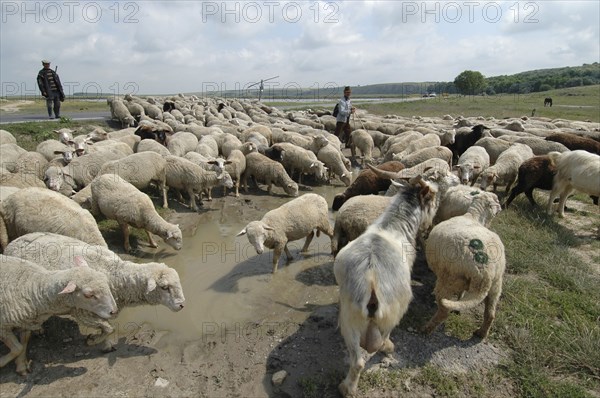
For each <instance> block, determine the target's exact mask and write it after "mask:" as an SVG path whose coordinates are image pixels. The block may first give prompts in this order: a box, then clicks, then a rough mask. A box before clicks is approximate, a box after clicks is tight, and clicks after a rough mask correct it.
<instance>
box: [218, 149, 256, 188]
mask: <svg viewBox="0 0 600 398" xmlns="http://www.w3.org/2000/svg"><path fill="white" fill-rule="evenodd" d="M247 144H248V145H252V146H254V144H252V143H247ZM227 162H228V163H227V165H226V166H225V171H226V172H227V173H229V175H230V176H231V179H232V180H233V181H235V183H234V186H235V197H236V198H237V197H239V196H240V180H241V176H242V174H243V173H244V171H245V170H246V155H244V153H243V152H242V151H240V150H238V149H233V150H231V151H230V152H229V156H227ZM223 195H227V187H223Z"/></svg>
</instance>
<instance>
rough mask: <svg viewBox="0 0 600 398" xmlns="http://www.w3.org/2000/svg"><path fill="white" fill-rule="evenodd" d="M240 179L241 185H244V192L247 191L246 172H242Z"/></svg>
mask: <svg viewBox="0 0 600 398" xmlns="http://www.w3.org/2000/svg"><path fill="white" fill-rule="evenodd" d="M241 179H242V186H243V187H244V192H245V193H248V175H247V174H246V173H244V174H242V176H241ZM238 185H239V184H238ZM236 190H237V187H236Z"/></svg>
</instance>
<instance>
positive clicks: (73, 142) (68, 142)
mask: <svg viewBox="0 0 600 398" xmlns="http://www.w3.org/2000/svg"><path fill="white" fill-rule="evenodd" d="M67 144H69V145H75V141H73V140H69V141H67Z"/></svg>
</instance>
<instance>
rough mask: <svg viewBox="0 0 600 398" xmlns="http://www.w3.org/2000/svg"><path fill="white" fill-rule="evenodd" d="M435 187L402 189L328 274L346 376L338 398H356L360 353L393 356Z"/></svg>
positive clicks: (419, 184)
mask: <svg viewBox="0 0 600 398" xmlns="http://www.w3.org/2000/svg"><path fill="white" fill-rule="evenodd" d="M436 194H437V187H435V184H430V183H426V182H424V181H423V180H422V178H420V177H418V178H416V179H413V180H411V183H410V186H407V187H405V188H404V189H401V190H400V192H399V193H398V195H397V196H396V197H395V198H394V200H393V202H392V203H391V205H390V206H389V207H388V208H387V210H386V211H385V213H384V214H383V215H381V217H379V218H378V219H377V220H376V221H375V222H374V223H373V224H372V225H371V226H370V227H369V228H368V229H367V230H366V231H365V233H364V234H362V235H361V236H359V237H358V238H357V239H356V240H354V241H352V242H350V243H349V244H348V245H347V246H346V247H344V248H343V249H342V250H340V252H339V253H338V255H337V257H336V259H335V262H334V265H333V270H334V273H335V279H336V281H337V283H338V285H339V286H340V314H339V324H340V330H341V333H342V336H343V337H344V341H345V342H346V347H347V349H348V354H349V356H350V370H349V371H348V374H347V376H346V378H345V379H344V381H343V382H342V383H341V384H340V385H339V390H340V392H341V393H342V395H343V396H349V395H353V394H355V393H356V388H357V385H358V379H359V377H360V373H361V372H362V369H363V368H364V366H365V361H364V360H363V359H362V357H361V352H360V348H361V347H362V348H364V349H366V350H367V352H369V353H373V352H375V351H378V350H380V351H383V352H393V350H394V344H393V343H392V342H391V340H390V338H389V337H390V333H391V331H392V329H393V328H394V327H395V326H396V325H397V324H398V323H399V322H400V319H402V316H403V315H404V313H405V312H406V310H407V309H408V304H409V303H410V301H411V299H412V290H411V287H410V272H411V269H412V265H413V263H414V260H415V256H416V248H415V244H416V237H417V233H418V232H419V229H420V228H421V229H425V228H427V227H428V226H429V225H430V224H431V221H432V219H433V216H434V215H435V210H436V209H435V207H436V202H437V201H436V198H435V197H436Z"/></svg>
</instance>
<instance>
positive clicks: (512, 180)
mask: <svg viewBox="0 0 600 398" xmlns="http://www.w3.org/2000/svg"><path fill="white" fill-rule="evenodd" d="M514 182H515V178H512V179H510V180H508V181H507V182H506V189H505V190H504V195H508V192H509V191H510V188H511V187H512V185H513V183H514Z"/></svg>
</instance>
